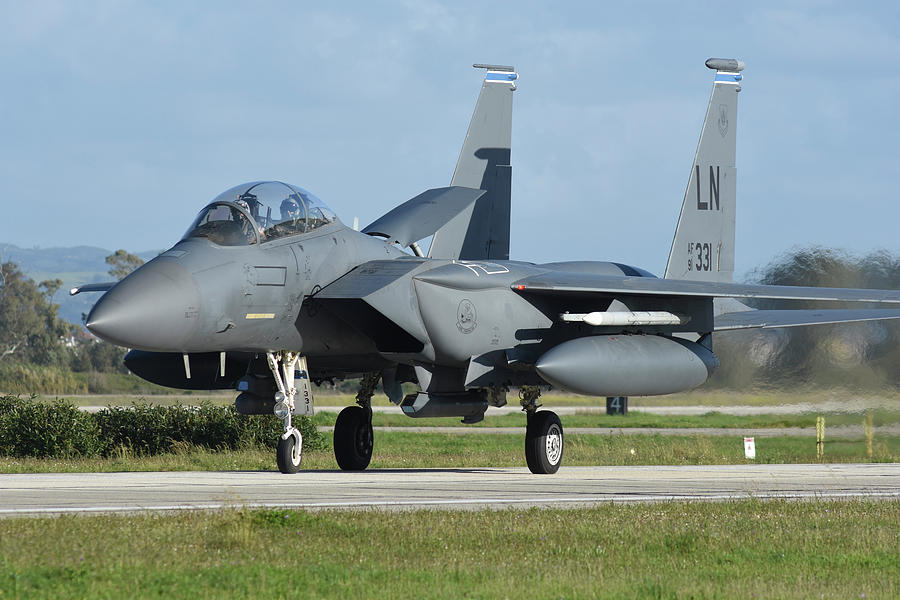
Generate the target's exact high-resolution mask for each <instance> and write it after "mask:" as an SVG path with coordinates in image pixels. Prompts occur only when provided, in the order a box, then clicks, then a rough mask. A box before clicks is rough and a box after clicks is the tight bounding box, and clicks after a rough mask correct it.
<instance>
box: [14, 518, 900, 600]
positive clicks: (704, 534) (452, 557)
mask: <svg viewBox="0 0 900 600" xmlns="http://www.w3.org/2000/svg"><path fill="white" fill-rule="evenodd" d="M898 539H900V501H863V500H854V501H845V502H841V501H827V502H826V501H813V502H790V501H767V502H759V501H754V500H745V501H734V502H728V503H721V504H710V503H674V502H673V503H659V504H643V505H612V504H608V505H604V506H599V507H596V508H590V509H573V510H554V509H532V510H524V511H523V510H503V511H479V512H475V511H471V512H469V511H459V512H448V511H416V512H371V511H359V512H353V511H341V512H339V511H324V512H315V513H310V512H300V511H287V510H244V509H240V508H236V509H233V510H225V511H220V512H215V513H202V512H192V513H180V514H175V515H138V516H90V517H71V516H68V517H59V518H50V519H30V518H23V519H4V520H0V556H2V559H0V560H2V562H0V597H2V598H125V597H138V598H158V597H178V598H221V597H236V598H276V597H304V598H522V597H529V598H594V597H606V598H750V597H766V598H772V597H779V598H781V597H790V598H793V597H797V598H821V597H824V598H861V597H865V598H896V597H898V596H900V559H898V549H897V540H898Z"/></svg>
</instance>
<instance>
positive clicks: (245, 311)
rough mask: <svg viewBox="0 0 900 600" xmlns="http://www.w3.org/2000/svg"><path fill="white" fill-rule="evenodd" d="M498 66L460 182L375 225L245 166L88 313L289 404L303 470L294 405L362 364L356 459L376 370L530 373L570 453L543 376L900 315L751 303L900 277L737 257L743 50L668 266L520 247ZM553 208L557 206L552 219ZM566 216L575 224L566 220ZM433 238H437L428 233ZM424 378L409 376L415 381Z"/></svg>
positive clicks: (258, 409)
mask: <svg viewBox="0 0 900 600" xmlns="http://www.w3.org/2000/svg"><path fill="white" fill-rule="evenodd" d="M474 66H475V67H477V68H483V69H485V70H486V76H485V78H484V82H483V84H482V87H481V93H480V95H479V97H478V101H477V103H476V105H475V112H474V115H473V116H472V120H471V122H470V124H469V129H468V133H467V134H466V138H465V142H464V144H463V148H462V151H461V153H460V156H459V161H458V163H457V165H456V170H455V172H454V174H453V178H452V181H451V182H450V186H449V187H443V188H436V189H431V190H428V191H426V192H423V193H422V194H420V195H419V196H416V197H415V198H413V199H411V200H409V201H408V202H406V203H404V204H401V205H400V206H398V207H396V208H394V209H393V210H391V211H390V212H388V213H387V214H385V215H384V216H383V217H381V218H379V219H377V220H376V221H375V222H374V223H372V224H371V225H369V226H368V227H366V228H365V229H363V230H362V231H355V230H354V229H351V228H349V227H347V226H345V225H344V224H343V223H342V222H341V221H340V220H339V219H338V218H337V217H336V216H335V214H334V213H333V212H332V211H331V210H330V209H329V208H328V207H327V206H326V205H325V203H323V202H322V201H321V200H319V198H317V197H316V196H314V195H313V194H312V193H310V192H309V191H307V190H305V189H303V188H301V187H298V186H295V185H289V184H286V183H281V182H275V181H266V182H263V181H258V182H253V183H246V184H242V185H238V186H235V187H233V188H231V189H229V190H227V191H225V192H223V193H222V194H220V195H219V196H217V197H216V198H214V199H213V201H212V202H210V203H209V204H207V205H206V206H205V207H204V208H203V209H202V210H201V211H200V214H199V215H198V216H197V218H196V219H195V220H194V222H193V223H192V224H191V225H190V227H188V230H187V233H185V235H184V237H183V238H182V239H181V240H180V241H179V242H178V243H177V244H175V245H174V246H173V247H172V248H171V249H169V250H168V251H166V252H164V253H162V254H161V255H159V256H158V257H156V258H154V259H153V260H151V261H150V262H148V263H147V264H145V265H143V266H142V267H140V268H139V269H137V270H136V271H134V272H133V273H131V274H130V275H129V276H128V277H126V278H125V279H123V280H122V281H121V282H118V283H115V284H113V283H110V284H93V285H88V286H83V287H81V288H76V289H74V290H73V291H72V292H73V293H78V292H79V291H105V292H106V293H105V294H104V295H103V296H102V297H101V298H100V300H99V301H98V302H97V303H96V305H95V306H94V308H93V310H92V311H91V313H90V315H89V316H88V319H87V327H88V329H89V330H90V331H92V332H93V333H94V334H96V335H97V336H98V337H100V338H103V339H105V340H107V341H109V342H112V343H114V344H118V345H120V346H125V347H129V348H132V350H131V351H130V352H129V353H128V355H127V357H126V359H125V361H126V364H127V365H128V366H129V368H130V369H131V370H132V372H134V373H136V374H138V375H140V376H141V377H143V378H144V379H147V380H149V381H153V382H156V383H159V384H162V385H166V386H171V387H176V388H184V389H235V388H236V389H237V390H238V391H239V392H240V394H239V395H238V396H237V398H236V400H235V403H236V408H237V410H238V411H239V412H241V413H244V414H271V413H272V412H274V414H275V415H277V416H278V417H279V418H281V419H283V421H284V434H283V435H282V436H281V439H280V440H279V442H278V448H277V464H278V468H279V469H280V470H281V472H283V473H294V472H297V471H298V470H299V468H300V464H301V460H302V448H303V440H302V436H301V434H300V432H299V430H298V429H297V428H295V427H294V426H293V425H292V420H291V419H292V417H293V416H297V415H311V414H313V394H312V386H311V385H310V384H311V382H321V381H324V380H330V379H341V378H351V377H361V382H362V383H361V390H360V393H359V394H358V396H357V398H358V403H357V405H356V406H350V407H347V408H345V409H344V410H343V411H342V412H341V413H340V415H339V416H338V419H337V422H336V424H335V429H334V453H335V457H336V459H337V463H338V465H340V467H341V469H348V470H359V469H365V468H366V467H367V466H368V465H369V461H370V459H371V456H372V448H373V429H372V408H371V398H372V395H373V393H374V390H375V386H376V385H377V382H378V380H379V379H380V380H381V382H382V386H383V389H384V392H385V393H386V395H387V396H388V398H389V399H390V400H391V401H392V402H394V403H396V404H399V405H400V408H401V409H402V411H403V412H404V413H405V414H406V415H408V416H410V417H462V420H463V422H464V423H475V422H478V421H480V420H481V419H482V418H483V417H484V413H485V411H486V409H487V408H488V407H489V406H502V405H503V404H505V403H506V394H507V391H508V390H509V389H510V388H518V389H519V390H520V392H519V395H520V398H521V404H522V407H523V410H524V411H525V413H526V414H527V426H526V429H525V458H526V462H527V464H528V467H529V469H530V470H531V471H532V472H533V473H554V472H556V471H557V469H558V468H559V466H560V464H561V462H562V456H563V428H562V425H561V423H560V420H559V418H558V417H557V415H556V414H554V413H553V412H551V411H548V410H538V408H539V402H538V399H539V395H540V391H541V390H542V389H547V388H548V387H553V388H557V389H562V390H569V391H572V392H577V393H580V394H589V395H595V396H645V395H656V394H670V393H675V392H681V391H684V390H689V389H691V388H694V387H696V386H699V385H700V384H702V383H703V382H705V381H706V380H707V378H708V377H709V376H710V374H711V373H712V372H713V370H714V369H715V368H716V367H717V365H718V359H717V358H716V355H715V354H714V353H713V347H712V338H711V335H712V333H713V332H715V331H724V330H730V329H742V328H753V327H756V328H768V327H793V326H799V325H813V324H818V323H837V322H846V321H863V320H870V319H893V318H900V308H897V307H895V308H882V309H873V308H859V309H846V308H843V309H832V310H752V309H750V308H749V307H747V306H746V305H744V304H742V303H741V302H740V300H741V299H747V298H774V299H783V300H834V301H845V302H846V301H855V302H865V303H890V304H894V305H898V304H900V292H898V291H890V290H858V289H828V288H809V287H785V286H764V285H743V284H734V283H732V282H731V280H732V273H733V271H734V232H735V220H734V219H735V199H736V171H735V139H736V118H737V99H738V92H740V90H741V80H742V75H741V71H742V70H743V68H744V65H743V63H742V62H740V61H738V60H734V59H709V60H707V61H706V66H707V67H708V68H710V69H712V70H713V71H715V80H714V83H713V87H712V94H711V96H710V100H709V106H708V108H707V111H706V119H705V120H704V122H703V128H702V131H701V134H700V141H699V144H698V146H697V152H696V155H695V157H694V161H693V163H692V164H691V168H690V177H689V179H688V185H687V190H686V192H685V195H684V201H683V204H682V208H681V216H680V217H679V219H678V225H677V228H676V230H675V238H674V241H673V243H672V248H671V252H670V254H669V260H668V264H667V266H666V272H665V276H664V277H663V278H658V277H656V276H654V275H652V274H651V273H649V272H647V271H645V270H642V269H639V268H637V267H632V266H628V265H625V264H619V263H612V262H595V261H583V262H557V263H547V264H533V263H527V262H518V261H513V260H510V259H509V240H510V228H509V222H510V221H509V215H510V188H511V177H512V170H511V166H510V135H511V130H512V98H513V93H514V91H515V89H516V80H517V78H518V76H517V74H516V72H515V70H514V69H513V68H512V67H506V66H497V65H474ZM547 225H548V226H551V227H552V226H554V224H553V223H548V224H547ZM556 226H559V227H566V226H567V225H566V224H564V223H562V222H560V223H557V224H556ZM429 237H431V238H432V239H431V244H430V247H429V249H428V252H427V253H425V252H423V250H422V249H421V248H420V247H419V245H418V242H421V241H422V240H426V239H427V238H429ZM404 382H412V383H415V384H417V385H418V388H419V391H418V392H417V393H413V394H409V395H407V396H405V397H404V396H403V393H402V391H401V383H404Z"/></svg>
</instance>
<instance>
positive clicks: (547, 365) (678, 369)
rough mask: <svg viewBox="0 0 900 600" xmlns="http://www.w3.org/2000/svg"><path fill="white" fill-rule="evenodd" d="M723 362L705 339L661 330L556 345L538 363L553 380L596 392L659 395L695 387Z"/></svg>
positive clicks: (558, 384)
mask: <svg viewBox="0 0 900 600" xmlns="http://www.w3.org/2000/svg"><path fill="white" fill-rule="evenodd" d="M718 366H719V360H718V359H717V358H716V355H715V354H713V353H712V352H710V351H709V350H708V349H707V348H705V347H704V346H701V345H700V344H697V343H694V342H689V341H687V340H682V339H679V338H669V337H663V336H658V335H603V336H591V337H583V338H577V339H574V340H570V341H568V342H563V343H562V344H560V345H558V346H554V347H553V348H551V349H550V350H549V351H547V352H546V353H545V354H544V355H543V356H541V357H540V358H539V359H538V361H537V362H536V363H535V369H536V370H537V372H538V373H539V374H540V376H541V377H543V378H544V379H545V380H546V381H547V382H548V383H550V384H551V385H553V386H556V387H560V388H563V389H565V390H569V391H572V392H578V393H579V394H588V395H591V396H655V395H659V394H673V393H675V392H683V391H685V390H689V389H691V388H695V387H697V386H698V385H700V384H701V383H703V382H704V381H706V380H707V378H709V376H710V375H711V374H712V372H713V371H714V370H715V369H716V367H718Z"/></svg>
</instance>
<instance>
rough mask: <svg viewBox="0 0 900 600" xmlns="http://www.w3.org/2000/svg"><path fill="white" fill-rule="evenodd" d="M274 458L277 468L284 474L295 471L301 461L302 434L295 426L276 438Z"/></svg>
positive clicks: (298, 468) (297, 469)
mask: <svg viewBox="0 0 900 600" xmlns="http://www.w3.org/2000/svg"><path fill="white" fill-rule="evenodd" d="M275 459H276V461H277V462H278V470H279V471H281V472H282V473H285V474H290V473H296V472H297V471H299V470H300V463H302V462H303V436H302V435H301V434H300V432H299V431H298V430H297V429H296V428H292V431H291V432H290V433H285V434H284V435H282V436H281V438H279V439H278V449H277V450H276V455H275Z"/></svg>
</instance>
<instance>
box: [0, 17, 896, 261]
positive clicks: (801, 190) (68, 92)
mask: <svg viewBox="0 0 900 600" xmlns="http://www.w3.org/2000/svg"><path fill="white" fill-rule="evenodd" d="M0 22H3V23H4V24H5V27H4V35H3V36H0V82H2V83H0V183H2V186H0V206H2V211H3V212H2V215H0V243H6V244H15V245H18V246H21V247H26V248H30V247H43V248H48V247H55V246H75V245H91V246H100V247H102V248H106V249H110V250H113V249H117V248H124V249H127V250H129V251H131V252H139V251H146V250H153V249H164V248H168V247H170V246H171V245H173V244H174V243H175V242H177V241H178V239H179V238H180V237H181V236H182V234H183V233H184V232H185V230H186V229H187V228H188V226H189V225H190V223H191V221H192V220H193V218H194V217H195V216H196V214H197V212H198V211H199V210H200V209H201V208H202V207H203V206H204V205H205V204H206V203H207V202H208V201H210V200H211V199H212V198H213V197H215V196H216V195H217V194H218V193H219V192H221V191H223V190H225V189H227V188H229V187H232V186H234V185H236V184H238V183H241V182H244V181H252V180H261V179H275V180H281V181H286V182H289V183H292V184H296V185H300V186H302V187H305V188H306V189H308V190H310V191H312V192H313V193H315V194H316V195H317V196H319V197H320V198H321V199H322V200H324V201H325V202H326V203H327V204H328V205H329V206H330V207H331V208H332V209H333V210H334V211H335V212H336V213H337V214H338V215H339V216H340V217H341V219H342V220H343V221H344V222H345V223H347V224H348V225H349V224H352V223H353V220H354V218H355V217H356V218H358V219H359V222H360V225H361V226H365V225H366V224H368V223H369V222H371V221H373V220H375V219H376V218H378V217H379V216H381V215H382V214H383V213H385V212H387V211H388V210H390V209H391V208H393V207H394V206H396V205H397V204H400V203H401V202H404V201H406V200H407V199H409V198H412V197H413V196H415V195H417V194H419V193H420V192H422V191H424V190H426V189H429V188H434V187H441V186H445V185H449V181H450V177H451V175H452V172H453V168H454V166H455V164H456V159H457V156H458V153H459V149H460V146H461V144H462V141H463V138H464V136H465V132H466V128H467V126H468V121H469V118H470V117H471V114H472V110H473V108H474V105H475V100H476V98H477V95H478V91H479V90H480V87H481V80H482V78H483V71H478V70H475V69H473V68H472V64H473V63H493V64H507V65H514V66H515V67H516V69H517V71H518V73H519V79H518V81H517V85H518V90H517V91H516V92H515V97H514V106H513V138H512V140H513V141H512V164H513V187H512V198H513V199H512V202H513V209H512V210H513V213H512V242H511V249H510V250H511V252H510V254H511V258H513V259H518V260H528V261H534V262H550V261H561V260H612V261H616V262H625V263H628V264H632V265H635V266H639V267H642V268H645V269H648V270H650V271H652V272H655V273H657V274H661V273H662V272H663V271H664V269H665V263H666V259H667V257H668V252H669V247H670V245H671V241H672V235H673V233H674V228H675V223H676V220H677V217H678V212H679V210H680V207H681V202H682V198H683V196H684V190H685V187H686V185H687V179H688V175H689V170H690V168H691V162H692V159H693V155H694V151H695V149H696V144H697V139H698V137H699V133H700V126H701V123H702V121H703V117H704V113H705V110H706V105H707V103H708V99H709V93H710V89H711V86H712V81H713V71H710V70H708V69H706V68H705V66H704V64H703V63H704V61H705V60H706V59H707V58H709V57H724V58H739V59H741V60H743V61H744V62H745V63H746V69H745V71H744V80H743V82H742V87H743V91H742V92H741V94H740V97H739V108H738V119H737V131H738V134H737V135H738V138H737V169H738V179H737V194H738V207H737V215H738V216H737V242H736V246H737V247H736V260H735V267H736V277H737V278H738V279H741V278H742V277H743V276H745V275H746V274H747V273H748V272H750V271H751V270H752V269H754V268H756V267H760V266H763V265H765V264H767V263H768V262H769V261H771V260H773V259H774V258H776V257H777V256H779V255H780V254H781V253H784V252H786V251H789V250H790V249H792V248H795V247H798V246H799V247H803V246H809V245H823V246H827V247H835V248H842V249H846V250H848V251H851V252H855V253H867V252H870V251H873V250H877V249H886V250H888V251H890V252H893V253H895V254H896V253H900V241H898V240H900V236H898V225H900V202H898V191H897V182H898V174H900V144H898V138H900V116H898V112H897V107H898V106H900V61H898V60H897V58H898V57H900V4H897V3H892V2H865V1H863V2H854V3H845V2H791V1H787V2H753V3H737V2H724V3H723V2H690V3H674V2H634V3H605V2H556V3H547V2H528V1H517V2H504V1H498V2H490V3H486V2H483V1H477V2H470V1H453V2H438V1H433V0H412V1H408V2H406V1H397V2H337V3H313V2H299V1H294V2H264V3H247V2H225V1H216V2H212V1H207V2H204V1H197V2H180V1H178V2H171V1H154V2H149V1H148V2H134V1H128V0H118V1H115V2H106V1H102V0H97V1H93V2H73V1H55V0H42V1H41V2H16V1H14V0H0Z"/></svg>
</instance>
